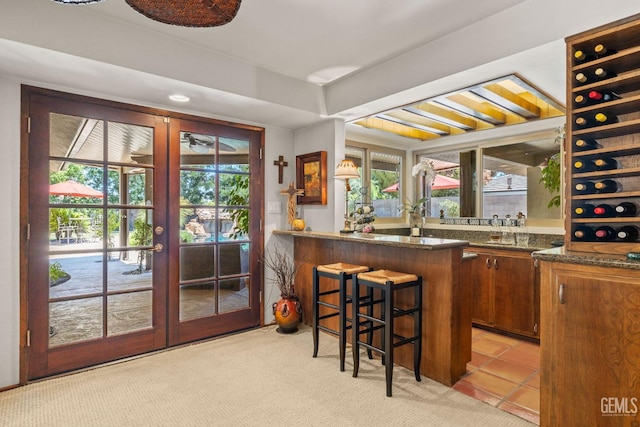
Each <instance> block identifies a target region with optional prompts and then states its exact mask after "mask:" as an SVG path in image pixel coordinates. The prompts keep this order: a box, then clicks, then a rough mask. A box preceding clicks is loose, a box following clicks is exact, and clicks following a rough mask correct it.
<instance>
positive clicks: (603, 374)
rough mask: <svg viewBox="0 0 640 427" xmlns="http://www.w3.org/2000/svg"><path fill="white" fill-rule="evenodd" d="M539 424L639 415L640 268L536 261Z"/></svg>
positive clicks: (626, 420)
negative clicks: (537, 264)
mask: <svg viewBox="0 0 640 427" xmlns="http://www.w3.org/2000/svg"><path fill="white" fill-rule="evenodd" d="M540 274H541V321H542V324H541V331H540V349H541V358H540V364H541V383H540V425H541V426H576V425H585V422H586V423H587V424H589V425H598V426H635V425H637V423H638V420H640V414H639V411H640V310H639V307H640V271H638V270H631V269H623V268H611V267H602V266H597V265H577V264H568V263H560V262H547V261H540Z"/></svg>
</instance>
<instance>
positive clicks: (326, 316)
mask: <svg viewBox="0 0 640 427" xmlns="http://www.w3.org/2000/svg"><path fill="white" fill-rule="evenodd" d="M338 315H340V313H330V314H325V315H324V316H318V320H324V319H330V318H332V317H336V316H338Z"/></svg>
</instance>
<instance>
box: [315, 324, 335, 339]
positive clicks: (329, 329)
mask: <svg viewBox="0 0 640 427" xmlns="http://www.w3.org/2000/svg"><path fill="white" fill-rule="evenodd" d="M316 327H317V328H318V329H319V330H321V331H325V332H328V333H330V334H331V335H335V336H338V335H340V334H339V333H338V331H335V330H333V329H331V328H327V327H326V326H322V325H317V326H316Z"/></svg>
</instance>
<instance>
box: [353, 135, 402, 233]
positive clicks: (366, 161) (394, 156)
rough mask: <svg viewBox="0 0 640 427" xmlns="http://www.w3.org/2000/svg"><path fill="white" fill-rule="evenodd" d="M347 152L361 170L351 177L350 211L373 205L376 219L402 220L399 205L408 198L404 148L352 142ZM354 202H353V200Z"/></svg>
mask: <svg viewBox="0 0 640 427" xmlns="http://www.w3.org/2000/svg"><path fill="white" fill-rule="evenodd" d="M348 144H352V145H347V147H346V153H345V156H346V158H347V159H349V160H351V161H353V162H354V163H355V165H356V166H357V167H358V171H359V172H360V177H361V178H360V180H352V181H351V182H350V184H351V194H350V195H349V200H350V205H349V209H350V211H353V209H354V208H357V207H358V206H360V205H362V204H366V205H369V204H370V205H372V206H373V208H374V212H375V216H376V222H401V221H402V220H403V215H402V212H401V211H400V206H401V204H402V200H404V199H405V194H406V192H405V188H404V182H403V164H404V156H405V152H404V151H400V150H393V149H387V148H383V147H377V146H368V145H364V144H358V143H352V142H349V143H348ZM351 203H353V204H351Z"/></svg>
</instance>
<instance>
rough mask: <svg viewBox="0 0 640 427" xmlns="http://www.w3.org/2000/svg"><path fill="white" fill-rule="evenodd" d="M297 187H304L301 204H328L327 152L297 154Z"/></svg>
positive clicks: (299, 199) (299, 200)
mask: <svg viewBox="0 0 640 427" xmlns="http://www.w3.org/2000/svg"><path fill="white" fill-rule="evenodd" d="M296 188H299V189H304V195H303V196H298V204H299V205H326V204H327V152H326V151H318V152H316V153H309V154H302V155H300V156H296Z"/></svg>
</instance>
